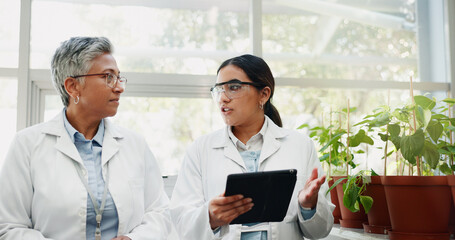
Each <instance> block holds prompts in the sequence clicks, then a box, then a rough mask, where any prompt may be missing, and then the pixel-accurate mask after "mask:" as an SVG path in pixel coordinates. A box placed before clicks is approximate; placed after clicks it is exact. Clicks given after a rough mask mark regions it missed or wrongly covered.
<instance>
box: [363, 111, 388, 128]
mask: <svg viewBox="0 0 455 240" xmlns="http://www.w3.org/2000/svg"><path fill="white" fill-rule="evenodd" d="M389 122H390V116H389V113H388V112H382V113H381V114H379V115H378V116H376V117H375V118H374V119H373V120H371V122H370V124H369V125H368V127H369V128H372V127H381V126H385V125H387V123H389Z"/></svg>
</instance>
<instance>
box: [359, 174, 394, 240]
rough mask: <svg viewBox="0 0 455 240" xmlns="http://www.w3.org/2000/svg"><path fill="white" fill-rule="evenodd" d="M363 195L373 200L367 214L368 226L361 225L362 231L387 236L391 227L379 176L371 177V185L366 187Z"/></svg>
mask: <svg viewBox="0 0 455 240" xmlns="http://www.w3.org/2000/svg"><path fill="white" fill-rule="evenodd" d="M364 195H366V196H370V197H372V198H373V206H372V207H371V209H370V211H369V212H368V214H367V216H368V224H366V223H365V224H363V230H364V231H365V232H366V233H377V234H387V233H388V230H390V229H391V228H392V226H391V224H390V217H389V210H388V208H387V200H386V198H385V190H384V186H383V185H382V183H381V177H380V176H371V183H370V184H368V185H367V187H366V191H365V192H364Z"/></svg>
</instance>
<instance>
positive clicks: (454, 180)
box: [447, 175, 455, 237]
mask: <svg viewBox="0 0 455 240" xmlns="http://www.w3.org/2000/svg"><path fill="white" fill-rule="evenodd" d="M447 183H448V184H449V187H450V188H451V190H452V199H453V206H452V210H451V213H450V222H449V230H450V233H451V234H452V236H454V237H455V175H450V176H447Z"/></svg>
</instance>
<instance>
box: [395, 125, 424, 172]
mask: <svg viewBox="0 0 455 240" xmlns="http://www.w3.org/2000/svg"><path fill="white" fill-rule="evenodd" d="M424 145H425V136H424V134H423V131H422V129H419V130H417V131H416V132H415V133H414V134H413V135H411V136H404V137H402V138H401V141H400V146H401V153H402V155H403V157H404V158H405V159H406V160H408V161H409V162H410V163H412V164H415V157H416V156H419V155H420V154H421V152H422V151H423V148H424Z"/></svg>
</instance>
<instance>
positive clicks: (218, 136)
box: [171, 55, 334, 240]
mask: <svg viewBox="0 0 455 240" xmlns="http://www.w3.org/2000/svg"><path fill="white" fill-rule="evenodd" d="M217 75H218V77H217V82H216V84H215V85H214V86H213V87H212V89H211V93H212V97H213V99H214V100H215V102H216V103H217V104H218V105H219V107H220V112H221V115H222V117H223V120H224V122H225V123H226V127H225V128H224V129H221V130H218V131H216V132H214V133H211V134H209V135H206V136H203V137H201V138H199V139H197V140H196V141H195V142H194V143H193V144H192V145H191V146H190V147H189V149H188V151H187V153H186V156H185V159H184V162H183V164H182V168H181V170H180V172H179V177H178V180H177V183H176V185H175V188H174V192H173V194H172V199H171V215H172V219H173V221H174V223H175V226H176V228H177V232H178V233H179V235H180V237H181V239H241V240H251V239H258V240H266V239H302V238H303V237H305V238H311V239H313V238H322V237H325V236H327V235H328V234H329V232H330V230H331V228H332V225H333V216H332V211H333V208H334V206H333V204H331V203H330V200H329V197H328V196H327V197H326V196H325V195H324V193H325V192H326V190H327V189H328V187H327V183H325V175H324V174H323V170H322V168H321V165H320V163H319V160H318V158H317V154H316V151H315V148H314V144H313V142H312V141H311V140H310V138H308V137H307V136H304V135H302V134H300V133H298V132H296V131H292V130H287V129H283V128H281V126H282V123H281V118H280V115H279V113H278V111H277V109H276V108H275V107H274V106H273V105H272V103H271V98H272V96H273V92H274V89H275V81H274V78H273V75H272V73H271V71H270V68H269V67H268V66H267V64H266V63H265V61H264V60H263V59H261V58H259V57H256V56H253V55H242V56H239V57H235V58H232V59H228V60H226V61H225V62H223V63H222V64H221V66H220V67H219V69H218V71H217ZM291 168H294V169H297V173H298V175H297V182H296V186H295V189H294V193H293V196H292V199H291V202H290V204H289V208H288V211H287V214H286V217H285V218H284V220H283V221H282V222H270V223H268V222H267V223H254V224H244V225H240V224H232V225H230V222H231V221H232V220H234V219H235V218H236V217H238V216H239V215H241V214H243V213H245V212H247V211H249V210H250V209H251V208H252V207H253V206H254V201H252V199H251V198H244V197H243V196H241V195H234V196H224V187H225V186H226V179H227V176H228V175H229V174H232V173H242V172H257V171H268V170H280V169H291ZM318 173H319V176H318Z"/></svg>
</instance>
